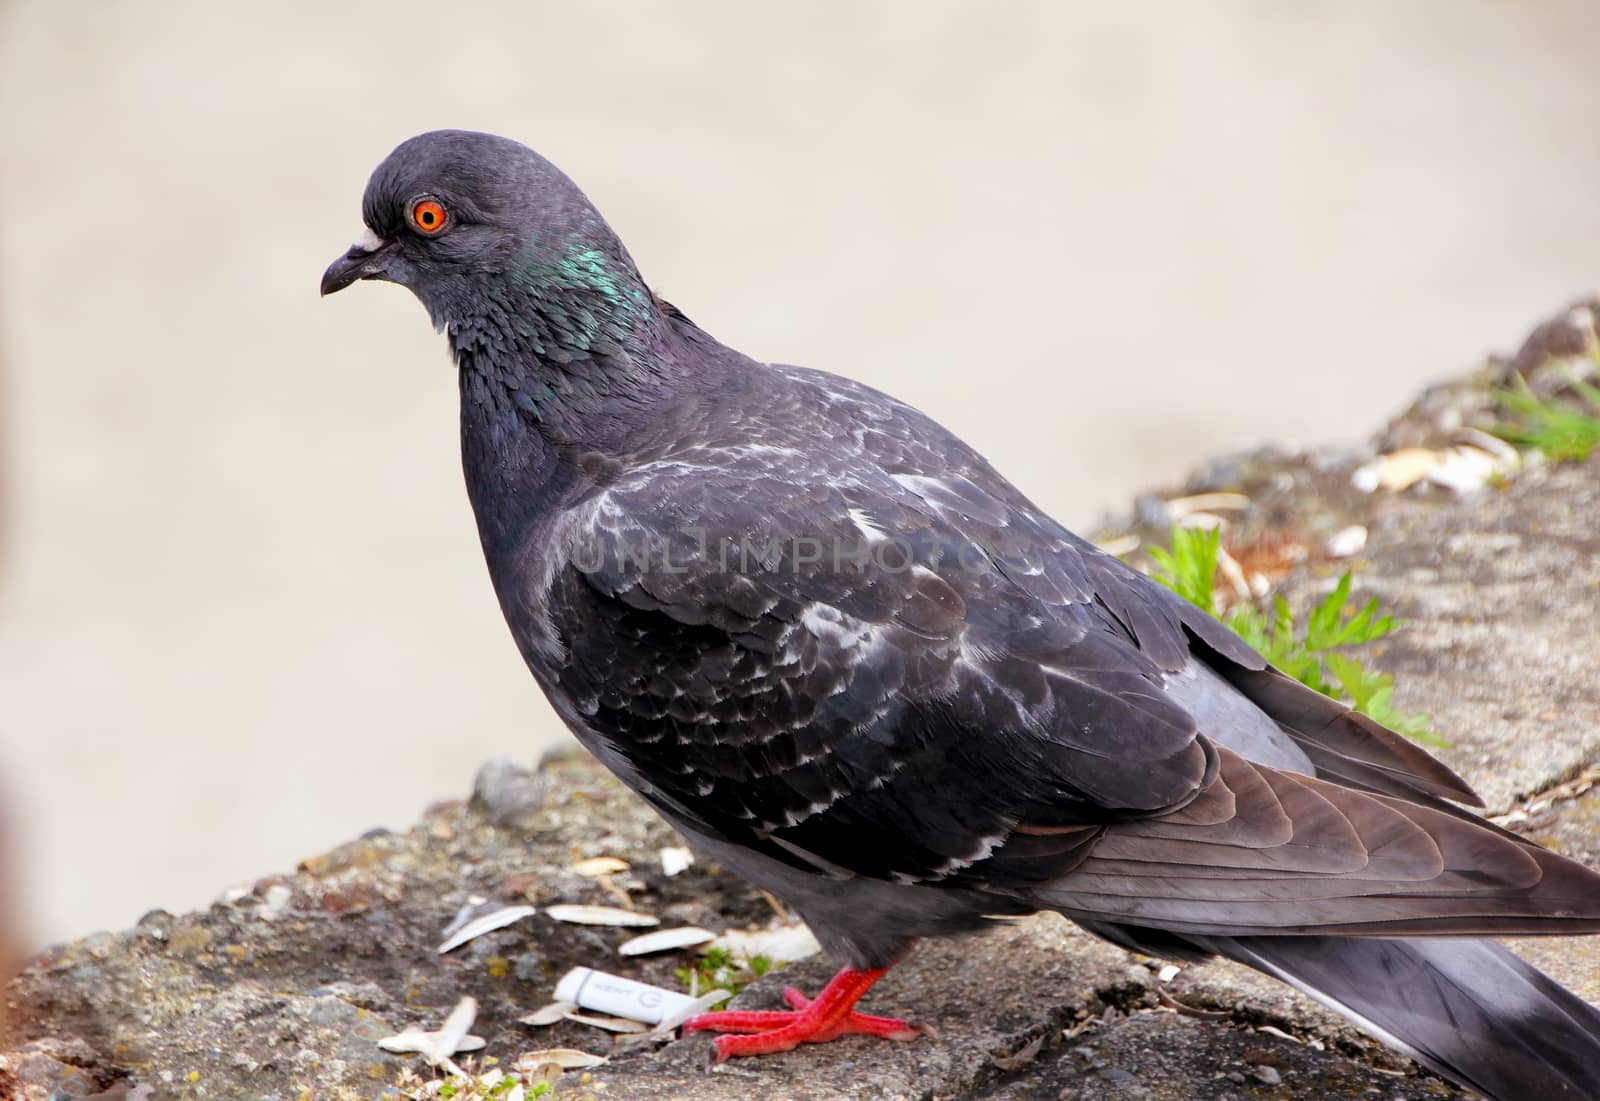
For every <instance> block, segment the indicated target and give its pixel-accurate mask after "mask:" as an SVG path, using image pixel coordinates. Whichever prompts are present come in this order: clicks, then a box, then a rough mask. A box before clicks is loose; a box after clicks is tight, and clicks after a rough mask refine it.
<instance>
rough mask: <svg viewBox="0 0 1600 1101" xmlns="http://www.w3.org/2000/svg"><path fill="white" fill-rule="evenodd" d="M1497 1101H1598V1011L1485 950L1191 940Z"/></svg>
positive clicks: (1439, 943) (1477, 945)
mask: <svg viewBox="0 0 1600 1101" xmlns="http://www.w3.org/2000/svg"><path fill="white" fill-rule="evenodd" d="M1188 939H1191V940H1193V941H1194V942H1195V943H1196V944H1199V945H1201V946H1202V947H1204V948H1206V949H1208V950H1209V951H1212V952H1215V953H1216V954H1217V955H1220V956H1226V957H1228V958H1229V959H1233V960H1237V961H1238V962H1240V963H1243V964H1246V965H1247V966H1250V967H1253V968H1255V969H1257V970H1258V971H1264V972H1266V973H1267V974H1269V975H1272V976H1273V977H1274V978H1278V979H1282V980H1283V981H1284V982H1286V983H1289V984H1290V985H1291V986H1294V987H1296V988H1297V989H1299V990H1301V991H1303V992H1304V993H1306V994H1309V995H1310V996H1311V997H1313V998H1315V999H1316V1000H1317V1001H1319V1002H1321V1003H1322V1004H1323V1005H1325V1006H1327V1007H1328V1008H1329V1009H1332V1010H1333V1011H1334V1012H1336V1013H1339V1014H1340V1015H1342V1016H1344V1017H1347V1018H1349V1019H1350V1020H1351V1021H1352V1022H1353V1023H1354V1024H1356V1025H1357V1026H1358V1027H1360V1028H1362V1029H1364V1030H1365V1031H1367V1032H1370V1033H1372V1034H1373V1035H1374V1036H1376V1037H1377V1038H1378V1039H1380V1040H1383V1041H1385V1042H1386V1043H1388V1044H1390V1045H1392V1046H1394V1047H1396V1048H1398V1049H1400V1050H1401V1051H1404V1052H1406V1053H1407V1054H1409V1055H1411V1056H1412V1057H1413V1058H1415V1059H1416V1060H1417V1061H1418V1062H1419V1063H1421V1064H1423V1065H1424V1066H1426V1067H1428V1068H1429V1069H1431V1070H1434V1071H1436V1072H1438V1073H1439V1074H1442V1075H1444V1076H1445V1077H1446V1078H1448V1079H1450V1080H1451V1081H1452V1082H1455V1083H1457V1084H1458V1085H1461V1086H1463V1087H1465V1088H1467V1089H1472V1090H1476V1091H1477V1092H1479V1093H1481V1094H1483V1095H1484V1096H1485V1097H1488V1098H1490V1099H1491V1101H1530V1099H1534V1101H1552V1099H1555V1098H1561V1099H1563V1101H1566V1099H1571V1101H1580V1099H1581V1101H1597V1099H1600V1010H1596V1009H1595V1008H1594V1007H1593V1006H1591V1005H1589V1004H1588V1003H1587V1002H1584V1001H1582V1000H1581V999H1579V998H1578V997H1577V996H1576V995H1574V994H1572V993H1570V992H1569V991H1567V990H1565V989H1563V988H1562V987H1560V986H1558V985H1557V984H1556V983H1554V982H1552V981H1551V980H1550V979H1548V978H1546V977H1545V976H1544V975H1542V974H1540V973H1539V972H1538V971H1536V970H1534V969H1533V968H1532V967H1529V966H1528V965H1527V964H1525V963H1523V962H1522V961H1521V960H1519V959H1518V958H1517V957H1516V956H1514V955H1512V954H1511V953H1510V952H1509V951H1507V950H1506V949H1505V948H1503V947H1501V946H1500V945H1499V944H1496V943H1495V942H1493V941H1487V940H1381V939H1368V938H1364V937H1192V938H1188Z"/></svg>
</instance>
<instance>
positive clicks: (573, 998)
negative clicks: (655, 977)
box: [556, 967, 694, 1025]
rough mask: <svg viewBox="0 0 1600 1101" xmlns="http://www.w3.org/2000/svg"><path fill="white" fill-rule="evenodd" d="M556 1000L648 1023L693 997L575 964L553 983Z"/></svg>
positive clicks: (660, 1019)
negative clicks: (558, 980) (575, 965)
mask: <svg viewBox="0 0 1600 1101" xmlns="http://www.w3.org/2000/svg"><path fill="white" fill-rule="evenodd" d="M556 1000H557V1001H560V1002H571V1003H573V1004H574V1005H579V1006H582V1007H583V1008H584V1009H592V1010H594V1011H595V1012H597V1013H604V1014H606V1015H607V1016H611V1017H626V1018H628V1020H630V1021H643V1022H644V1023H645V1024H647V1025H655V1024H660V1023H661V1021H662V1019H663V1018H664V1017H666V1016H667V1015H668V1014H670V1013H672V1012H674V1011H676V1010H679V1009H682V1008H683V1007H684V1006H686V1005H689V1004H690V1003H692V1002H693V1001H694V999H693V998H691V997H689V996H688V995H687V994H679V993H678V992H677V991H675V990H664V989H662V988H661V987H659V986H651V985H650V984H649V983H642V982H635V981H634V980H633V979H625V978H623V977H622V976H621V975H608V974H606V973H605V972H604V971H596V970H594V969H593V968H591V967H574V968H573V969H572V970H571V971H568V972H567V973H566V974H565V975H563V976H561V981H560V982H559V983H557V984H556Z"/></svg>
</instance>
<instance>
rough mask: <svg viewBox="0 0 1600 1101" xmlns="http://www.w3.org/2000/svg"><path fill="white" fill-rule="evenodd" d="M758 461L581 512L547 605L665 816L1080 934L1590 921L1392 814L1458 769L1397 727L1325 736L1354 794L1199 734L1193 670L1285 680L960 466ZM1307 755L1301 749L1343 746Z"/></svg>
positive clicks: (1573, 892) (1422, 825) (1548, 886)
mask: <svg viewBox="0 0 1600 1101" xmlns="http://www.w3.org/2000/svg"><path fill="white" fill-rule="evenodd" d="M770 460H771V457H768V462H767V463H766V464H765V466H764V469H765V470H766V472H767V474H768V479H767V480H766V481H760V480H757V479H755V478H752V477H750V474H749V472H748V471H739V470H729V469H727V468H726V467H724V466H695V465H693V464H689V463H683V462H675V463H672V464H660V465H658V466H656V467H653V468H645V469H643V470H641V471H637V472H635V473H634V474H633V475H630V476H629V477H628V478H627V479H624V480H623V481H622V482H620V483H618V484H616V485H614V486H613V487H611V488H610V489H609V490H608V491H607V492H605V493H603V494H601V495H600V496H599V497H597V498H596V500H595V501H594V502H593V503H592V505H591V507H590V508H588V509H587V510H586V512H585V522H584V523H583V524H581V525H579V527H580V529H581V531H580V532H579V534H580V535H581V537H580V538H577V539H576V540H575V542H574V548H575V549H574V552H573V559H574V562H575V563H576V565H574V567H573V568H570V569H566V570H563V571H560V572H559V573H558V576H557V578H556V579H555V581H554V583H553V585H552V590H551V615H552V618H553V621H554V622H555V624H556V626H557V631H558V633H559V634H560V636H561V638H562V640H563V644H564V645H565V647H566V660H565V661H564V662H563V663H562V666H561V670H562V671H561V673H560V679H561V684H560V687H561V689H562V691H563V693H564V694H565V696H566V698H567V699H569V700H570V701H571V705H572V707H573V708H574V709H575V710H576V711H577V712H578V714H579V716H580V718H581V721H582V722H583V724H584V725H585V726H586V727H587V728H588V730H589V731H590V732H591V733H592V734H594V735H595V736H597V737H600V738H602V739H604V741H605V742H606V745H607V747H608V750H609V751H610V752H612V753H614V754H616V755H618V756H620V757H622V758H624V759H625V760H626V762H627V764H628V769H629V771H630V772H631V773H632V774H633V775H634V776H635V777H637V778H638V780H639V782H640V786H641V787H642V789H643V790H644V793H645V795H646V797H647V798H649V799H651V800H652V801H653V802H654V803H655V804H656V805H657V806H658V807H660V808H661V809H662V810H663V811H664V812H665V813H667V814H668V816H669V817H673V818H677V819H678V820H680V821H681V822H683V823H684V824H686V825H689V826H690V827H692V828H695V829H698V830H700V831H702V832H706V833H709V834H710V835H712V836H719V837H723V838H727V839H729V840H732V841H734V842H736V843H738V844H741V845H744V846H746V847H749V848H752V849H756V850H758V851H761V852H763V853H765V854H767V855H769V856H771V857H773V858H775V859H779V860H783V861H786V862H788V863H791V864H794V865H796V866H800V867H804V868H807V869H808V870H812V871H817V872H819V873H822V874H826V875H835V876H850V875H857V876H867V877H871V878H875V879H884V880H892V881H899V882H906V883H923V884H945V885H949V886H960V887H975V888H980V889H984V890H989V891H993V892H997V893H1001V894H1005V895H1007V897H1009V898H1013V899H1015V898H1019V897H1020V898H1024V899H1027V900H1030V901H1032V902H1034V903H1035V904H1037V905H1041V906H1051V907H1054V908H1057V909H1060V910H1062V911H1063V912H1066V913H1068V914H1071V915H1073V916H1079V917H1082V918H1084V919H1086V920H1091V921H1092V920H1100V921H1107V920H1109V921H1117V922H1124V923H1138V922H1139V921H1141V920H1148V921H1150V922H1152V923H1153V924H1158V925H1161V926H1164V927H1167V928H1172V929H1179V930H1190V931H1195V932H1213V933H1214V932H1237V931H1240V930H1252V929H1253V930H1274V931H1285V932H1287V931H1309V930H1317V929H1326V928H1330V927H1335V926H1337V927H1340V928H1342V929H1345V930H1346V931H1351V932H1366V933H1374V932H1383V931H1410V932H1427V931H1433V932H1457V931H1460V932H1465V931H1503V932H1517V931H1526V932H1538V931H1544V932H1550V931H1555V928H1556V926H1557V925H1558V924H1561V921H1565V922H1566V924H1567V926H1568V927H1569V928H1568V931H1572V930H1574V929H1576V928H1578V927H1587V925H1593V924H1595V923H1596V921H1600V912H1597V910H1600V902H1597V901H1596V898H1597V897H1600V895H1597V894H1596V893H1595V891H1594V888H1595V884H1596V883H1597V882H1600V881H1597V880H1595V878H1594V877H1593V875H1592V873H1589V872H1587V871H1586V870H1585V869H1583V868H1582V867H1581V865H1576V864H1574V863H1572V862H1570V861H1566V860H1564V859H1562V858H1560V857H1558V856H1555V855H1554V854H1550V853H1546V852H1544V851H1543V850H1539V849H1537V848H1535V847H1533V846H1529V845H1527V844H1525V843H1523V842H1521V841H1520V840H1517V839H1515V838H1511V837H1509V836H1507V835H1504V834H1503V833H1499V832H1496V831H1494V830H1493V829H1491V828H1489V827H1487V826H1486V825H1484V824H1482V823H1479V822H1477V821H1476V820H1474V819H1472V818H1471V817H1470V816H1468V815H1466V813H1465V812H1462V811H1459V810H1455V809H1453V808H1445V807H1442V806H1441V807H1437V808H1436V807H1432V806H1427V805H1422V803H1419V802H1409V801H1405V800H1402V799H1399V798H1395V797H1391V796H1387V795H1383V794H1378V793H1376V789H1377V788H1379V787H1381V783H1392V784H1394V785H1397V786H1399V787H1402V788H1405V789H1406V790H1420V792H1421V794H1418V795H1417V798H1418V799H1419V800H1422V801H1423V802H1427V801H1429V800H1432V801H1434V802H1437V801H1438V800H1437V799H1436V797H1435V796H1434V795H1432V794H1429V793H1428V792H1427V789H1428V788H1430V787H1432V788H1437V789H1442V790H1452V789H1451V784H1450V781H1451V780H1452V779H1453V777H1452V774H1450V773H1449V772H1448V771H1447V770H1444V769H1443V768H1442V766H1433V767H1430V766H1432V762H1431V758H1427V757H1426V755H1420V758H1421V759H1420V762H1416V763H1413V757H1412V756H1411V755H1409V754H1408V753H1406V752H1403V751H1402V749H1401V748H1399V747H1396V746H1393V745H1392V744H1391V742H1390V738H1392V736H1390V735H1387V732H1384V731H1381V728H1378V731H1377V732H1372V731H1367V730H1365V729H1364V728H1357V731H1356V733H1355V734H1352V735H1348V736H1342V737H1343V740H1342V741H1337V742H1336V744H1337V745H1339V746H1341V747H1343V748H1344V749H1346V750H1351V751H1352V752H1351V753H1350V754H1341V755H1348V756H1349V757H1350V759H1351V760H1352V761H1356V762H1358V763H1359V764H1360V767H1361V768H1365V769H1370V770H1374V771H1373V776H1374V777H1376V779H1374V781H1373V782H1372V783H1365V784H1364V785H1363V786H1362V787H1356V786H1349V785H1347V784H1343V783H1339V782H1337V780H1338V777H1333V778H1330V779H1318V778H1316V777H1313V776H1311V775H1308V774H1296V773H1295V772H1293V771H1287V770H1284V769H1281V768H1273V767H1270V766H1268V765H1265V764H1261V763H1257V762H1255V761H1252V760H1250V759H1248V758H1247V757H1245V756H1243V755H1242V754H1241V753H1238V752H1235V751H1234V750H1233V749H1230V748H1229V747H1228V741H1229V736H1230V733H1229V732H1228V731H1225V730H1217V731H1215V732H1214V735H1213V732H1211V731H1202V730H1201V729H1200V725H1199V722H1198V720H1197V719H1196V709H1194V708H1192V707H1190V706H1186V705H1185V703H1184V702H1183V701H1182V700H1181V699H1180V698H1179V695H1178V694H1177V693H1175V692H1174V691H1172V690H1171V689H1169V687H1168V677H1169V675H1170V674H1171V673H1172V672H1173V671H1175V670H1181V669H1183V668H1185V667H1187V666H1188V665H1189V664H1190V663H1191V662H1193V661H1195V660H1197V657H1196V654H1197V652H1198V653H1199V654H1201V655H1202V656H1203V657H1204V659H1205V660H1207V661H1208V662H1210V663H1211V667H1213V668H1216V669H1219V670H1221V673H1220V674H1219V677H1220V678H1221V679H1219V680H1218V684H1219V685H1221V687H1219V688H1217V689H1215V690H1216V691H1219V692H1232V691H1234V690H1233V689H1232V688H1231V687H1228V686H1227V684H1226V683H1225V682H1226V678H1229V677H1232V678H1234V679H1238V680H1243V681H1245V682H1246V684H1247V686H1249V687H1251V688H1255V689H1257V690H1258V691H1260V692H1261V693H1262V694H1263V695H1265V690H1263V689H1260V685H1261V684H1262V683H1267V684H1269V685H1270V684H1271V683H1272V682H1270V681H1268V682H1259V681H1250V680H1249V679H1248V678H1249V677H1251V676H1256V675H1265V676H1272V674H1269V673H1266V670H1265V666H1264V663H1262V661H1261V659H1260V658H1259V657H1258V656H1256V655H1255V654H1254V653H1253V651H1250V650H1249V648H1248V647H1245V646H1244V645H1243V644H1242V643H1240V642H1238V640H1237V639H1234V638H1233V637H1232V636H1231V635H1229V634H1228V633H1227V632H1226V631H1224V630H1223V629H1222V628H1221V627H1220V626H1219V625H1216V624H1215V622H1214V621H1212V620H1209V619H1208V618H1206V617H1204V616H1201V615H1200V614H1199V613H1198V611H1196V612H1193V613H1192V614H1191V612H1190V611H1189V610H1188V606H1187V605H1186V604H1184V603H1183V602H1182V601H1181V600H1179V599H1178V598H1176V597H1175V596H1172V595H1171V594H1170V593H1167V592H1166V590H1164V589H1162V588H1160V587H1158V586H1156V585H1154V584H1152V583H1150V582H1148V581H1147V580H1145V579H1143V578H1141V577H1139V575H1137V574H1135V573H1133V571H1131V570H1128V569H1127V567H1125V566H1123V565H1121V564H1120V563H1116V562H1115V561H1114V560H1113V559H1110V558H1108V557H1106V556H1104V555H1101V554H1099V553H1098V552H1095V551H1093V550H1092V548H1087V547H1084V546H1083V545H1081V544H1078V543H1076V542H1074V541H1072V540H1071V539H1070V538H1063V534H1064V533H1061V532H1060V529H1059V528H1052V527H1049V526H1047V522H1046V521H1045V520H1043V519H1042V518H1041V517H1039V516H1038V515H1037V514H1035V513H1030V512H1027V511H1025V510H1023V509H1021V508H1019V507H1017V506H1016V505H1014V504H1009V503H1004V502H1002V501H1000V500H998V499H997V497H996V496H995V495H994V494H986V493H984V492H982V491H981V490H979V489H978V488H977V486H976V484H975V483H973V482H971V481H969V480H965V479H963V478H961V477H959V476H957V475H955V474H950V475H947V476H945V477H943V478H941V479H940V480H939V487H938V489H937V490H935V489H934V488H933V487H932V486H929V485H922V484H917V483H916V482H914V481H909V484H908V479H906V478H900V479H896V478H895V477H893V476H892V475H891V476H887V477H886V478H884V479H874V478H872V477H870V476H869V475H868V473H867V472H864V471H861V472H857V473H858V476H857V477H855V478H853V479H851V480H849V481H848V482H846V481H843V480H840V479H834V480H825V479H822V478H817V477H804V476H800V474H798V473H797V474H796V476H794V477H791V478H788V479H780V478H776V477H773V474H774V471H775V470H777V471H779V472H781V466H775V465H774V463H773V462H772V461H770ZM924 481H926V480H925V479H924ZM958 500H959V504H958V503H957V501H958ZM1008 538H1009V539H1010V543H1009V544H1007V539H1008ZM1286 698H1287V699H1288V700H1289V703H1290V704H1293V705H1297V706H1298V705H1299V704H1298V696H1296V695H1294V694H1290V695H1288V696H1287V697H1286ZM1190 699H1191V701H1192V699H1193V697H1192V696H1191V697H1190ZM1326 714H1327V715H1328V716H1330V719H1328V720H1325V721H1324V727H1326V726H1327V725H1329V722H1338V721H1340V720H1341V719H1342V716H1343V715H1344V714H1345V713H1344V712H1342V711H1338V710H1330V711H1328V712H1326ZM1308 725H1310V724H1308ZM1322 734H1323V731H1322V730H1318V729H1311V730H1309V731H1306V732H1305V733H1304V734H1303V738H1302V739H1301V740H1303V741H1305V742H1306V743H1307V744H1309V745H1311V746H1312V748H1313V749H1314V750H1315V751H1316V752H1317V753H1318V754H1323V755H1328V754H1332V753H1334V751H1333V750H1330V749H1326V748H1325V746H1324V743H1322V742H1319V741H1318V737H1319V735H1322ZM1362 738H1364V739H1366V741H1364V742H1362V741H1352V739H1362ZM1306 771H1307V772H1309V771H1310V770H1306ZM1379 781H1381V783H1380V782H1379ZM1363 787H1364V788H1365V789H1366V790H1363ZM1585 891H1588V892H1589V894H1588V895H1587V896H1585V894H1584V892H1585ZM1585 899H1587V901H1585ZM1551 919H1560V921H1552V920H1551ZM1585 923H1587V925H1586V924H1585Z"/></svg>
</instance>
